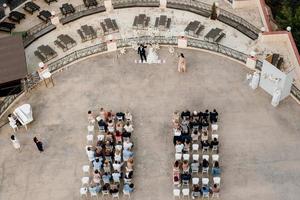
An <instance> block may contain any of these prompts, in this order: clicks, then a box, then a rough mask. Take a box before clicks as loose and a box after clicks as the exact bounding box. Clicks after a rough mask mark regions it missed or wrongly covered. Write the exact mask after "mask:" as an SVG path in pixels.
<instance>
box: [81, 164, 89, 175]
mask: <svg viewBox="0 0 300 200" xmlns="http://www.w3.org/2000/svg"><path fill="white" fill-rule="evenodd" d="M82 171H83V173H87V174H89V172H90V166H89V165H83V166H82Z"/></svg>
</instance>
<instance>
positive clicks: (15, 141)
mask: <svg viewBox="0 0 300 200" xmlns="http://www.w3.org/2000/svg"><path fill="white" fill-rule="evenodd" d="M11 142H12V145H13V146H14V148H15V149H20V147H21V145H20V143H19V140H18V139H17V138H15V140H11Z"/></svg>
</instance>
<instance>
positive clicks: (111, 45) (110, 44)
mask: <svg viewBox="0 0 300 200" xmlns="http://www.w3.org/2000/svg"><path fill="white" fill-rule="evenodd" d="M106 45H107V51H117V42H116V41H115V40H114V39H113V38H112V36H111V35H109V36H108V40H107V41H106Z"/></svg>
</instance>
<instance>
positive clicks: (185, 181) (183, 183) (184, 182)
mask: <svg viewBox="0 0 300 200" xmlns="http://www.w3.org/2000/svg"><path fill="white" fill-rule="evenodd" d="M189 184H190V181H189V180H182V185H183V186H189Z"/></svg>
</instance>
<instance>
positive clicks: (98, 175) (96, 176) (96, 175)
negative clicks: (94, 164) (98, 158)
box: [93, 169, 101, 184]
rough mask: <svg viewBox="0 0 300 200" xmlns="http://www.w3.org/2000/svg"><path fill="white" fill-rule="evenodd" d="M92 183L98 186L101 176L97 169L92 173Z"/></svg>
mask: <svg viewBox="0 0 300 200" xmlns="http://www.w3.org/2000/svg"><path fill="white" fill-rule="evenodd" d="M93 181H94V183H97V184H100V181H101V175H100V171H98V170H97V169H96V170H95V171H94V175H93Z"/></svg>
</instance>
